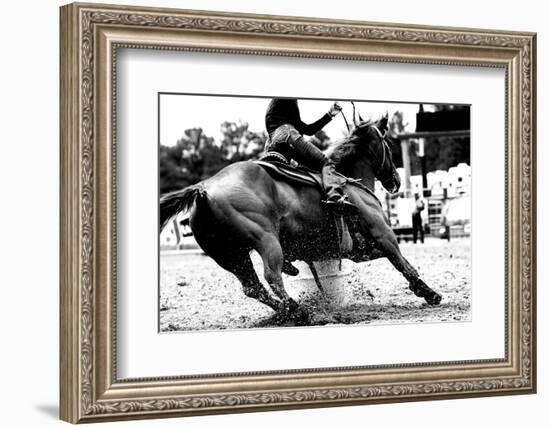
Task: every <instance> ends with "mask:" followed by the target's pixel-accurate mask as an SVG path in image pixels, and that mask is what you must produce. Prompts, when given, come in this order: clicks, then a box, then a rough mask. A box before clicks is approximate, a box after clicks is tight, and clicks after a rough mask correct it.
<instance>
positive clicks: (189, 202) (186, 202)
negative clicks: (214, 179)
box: [160, 182, 207, 230]
mask: <svg viewBox="0 0 550 427" xmlns="http://www.w3.org/2000/svg"><path fill="white" fill-rule="evenodd" d="M206 197H207V193H206V189H205V188H204V185H203V183H202V182H199V183H198V184H195V185H191V186H189V187H187V188H184V189H183V190H179V191H174V192H172V193H168V194H165V195H164V196H162V197H161V198H160V229H161V230H162V229H163V228H164V226H165V225H166V224H167V223H168V221H169V220H170V219H171V218H172V217H173V216H175V215H177V214H178V213H180V212H186V211H188V210H189V209H191V206H193V203H195V201H196V200H197V199H201V198H206Z"/></svg>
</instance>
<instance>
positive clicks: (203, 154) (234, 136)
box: [159, 122, 267, 194]
mask: <svg viewBox="0 0 550 427" xmlns="http://www.w3.org/2000/svg"><path fill="white" fill-rule="evenodd" d="M220 130H221V133H222V136H221V139H220V140H219V141H216V140H215V139H214V138H212V137H210V136H207V135H205V133H204V132H203V130H202V129H201V128H192V129H187V130H185V131H184V133H183V136H182V137H181V138H180V139H179V140H178V141H177V142H176V145H174V146H172V147H168V146H164V145H161V146H160V151H159V175H160V193H161V194H163V193H167V192H170V191H174V190H179V189H181V188H184V187H187V186H189V185H192V184H196V183H197V182H199V181H202V180H204V179H207V178H210V177H211V176H212V175H214V174H215V173H217V172H218V171H220V170H221V169H223V168H224V167H225V166H227V165H229V164H231V163H235V162H238V161H242V160H248V159H252V158H257V157H258V156H259V153H260V152H261V150H262V149H263V147H264V145H265V141H266V138H267V137H266V135H265V133H263V132H262V133H256V132H252V131H250V130H249V129H248V123H233V122H223V123H222V124H221V126H220Z"/></svg>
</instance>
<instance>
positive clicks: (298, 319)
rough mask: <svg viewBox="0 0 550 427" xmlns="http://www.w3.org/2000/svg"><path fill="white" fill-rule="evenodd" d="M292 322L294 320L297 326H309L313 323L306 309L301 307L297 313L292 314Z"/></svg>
mask: <svg viewBox="0 0 550 427" xmlns="http://www.w3.org/2000/svg"><path fill="white" fill-rule="evenodd" d="M292 320H294V323H295V324H296V326H305V325H309V324H310V322H311V315H310V314H309V311H307V310H306V309H305V308H303V307H299V308H298V309H297V310H296V311H294V313H292Z"/></svg>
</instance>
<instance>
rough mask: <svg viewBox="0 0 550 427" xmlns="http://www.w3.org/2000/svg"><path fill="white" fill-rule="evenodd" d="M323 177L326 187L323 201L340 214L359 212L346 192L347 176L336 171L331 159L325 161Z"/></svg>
mask: <svg viewBox="0 0 550 427" xmlns="http://www.w3.org/2000/svg"><path fill="white" fill-rule="evenodd" d="M321 177H322V179H323V187H324V188H325V199H324V200H323V201H322V203H323V204H324V205H325V206H326V207H327V208H329V209H330V210H331V211H332V212H334V213H336V214H338V215H355V214H357V208H356V207H355V205H354V204H353V203H351V202H350V201H349V200H348V196H347V195H346V194H345V193H344V186H345V185H346V178H345V177H344V176H343V175H340V174H339V173H337V172H336V170H335V168H334V163H332V162H330V161H327V162H326V163H325V165H324V166H323V169H322V171H321Z"/></svg>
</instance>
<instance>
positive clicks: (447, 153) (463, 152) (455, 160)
mask: <svg viewBox="0 0 550 427" xmlns="http://www.w3.org/2000/svg"><path fill="white" fill-rule="evenodd" d="M464 108H469V107H468V106H460V105H438V106H436V111H439V110H459V109H464ZM388 126H389V137H388V139H389V140H390V141H391V142H392V143H391V144H390V146H391V150H392V156H393V161H394V163H395V166H396V167H398V168H399V167H403V158H402V154H401V143H400V141H399V140H398V139H397V138H395V136H396V135H399V134H402V133H404V132H405V127H406V126H407V123H404V121H403V113H402V112H400V111H396V112H395V113H394V114H393V116H392V117H391V119H390V121H389V123H388ZM424 153H425V154H424V155H425V156H426V168H427V171H428V172H432V171H435V170H449V168H451V167H453V166H456V165H458V164H459V163H467V164H470V138H464V137H461V138H451V137H441V138H431V139H428V140H427V141H426V144H425V146H424ZM409 156H410V159H411V174H412V175H418V174H420V173H421V171H422V169H421V164H420V158H419V157H418V154H417V147H416V145H415V144H409Z"/></svg>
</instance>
